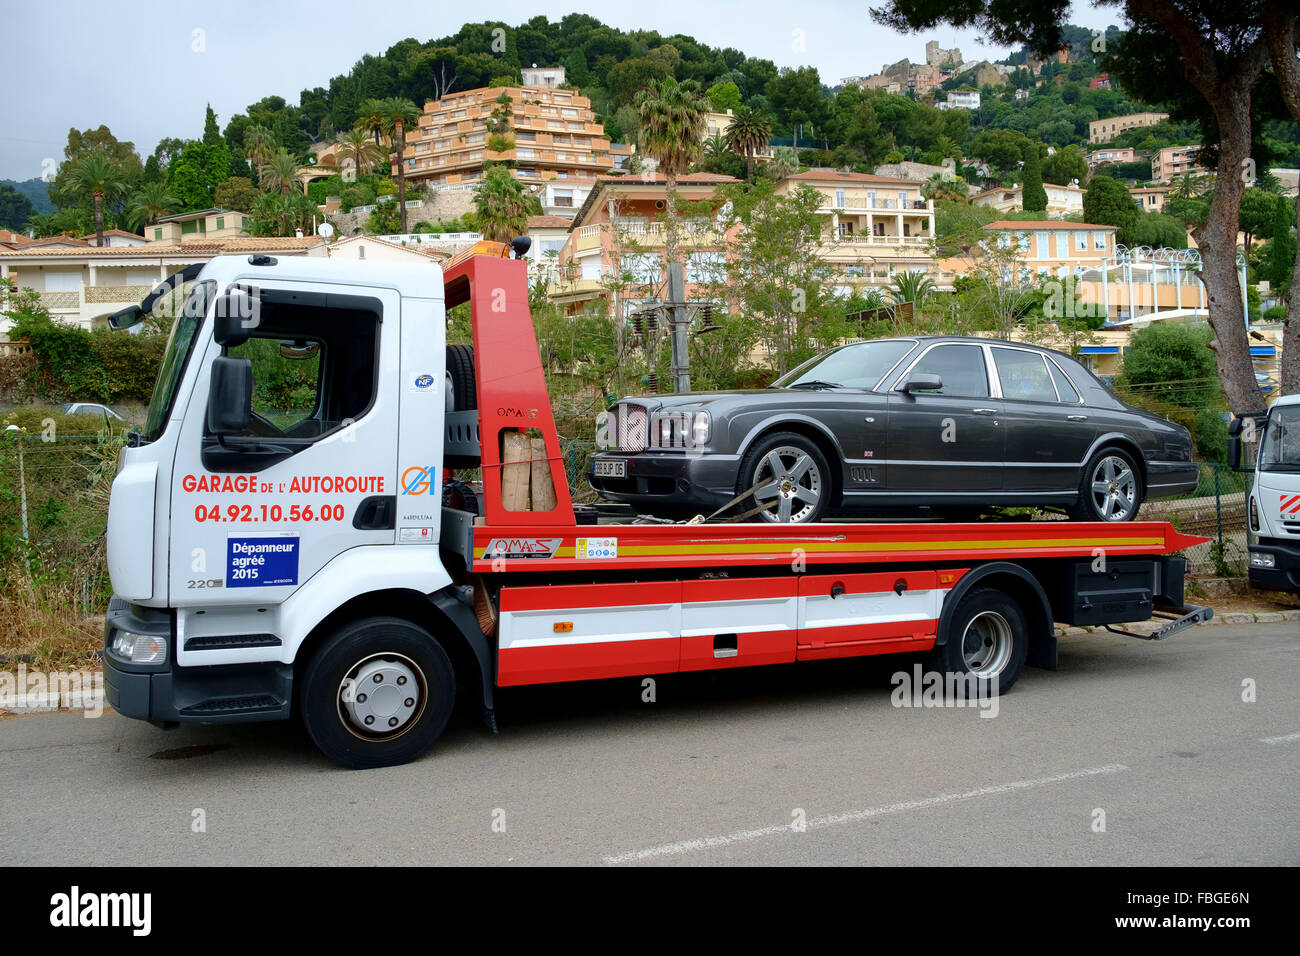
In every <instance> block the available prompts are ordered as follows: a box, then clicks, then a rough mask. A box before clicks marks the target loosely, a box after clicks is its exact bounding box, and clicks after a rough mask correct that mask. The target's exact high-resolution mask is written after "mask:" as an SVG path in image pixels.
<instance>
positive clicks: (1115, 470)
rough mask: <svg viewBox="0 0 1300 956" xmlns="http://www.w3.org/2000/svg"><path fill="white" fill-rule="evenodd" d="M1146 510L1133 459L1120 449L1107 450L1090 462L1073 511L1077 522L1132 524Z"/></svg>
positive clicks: (1140, 482)
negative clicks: (1127, 522) (1123, 522)
mask: <svg viewBox="0 0 1300 956" xmlns="http://www.w3.org/2000/svg"><path fill="white" fill-rule="evenodd" d="M1140 507H1142V476H1141V475H1140V474H1139V473H1138V469H1137V466H1136V465H1135V464H1133V459H1132V458H1130V457H1129V456H1128V454H1127V453H1126V452H1122V451H1120V450H1119V449H1118V448H1103V449H1101V450H1100V451H1098V452H1097V453H1096V454H1094V455H1093V456H1092V457H1091V458H1090V459H1088V464H1087V467H1085V468H1084V469H1083V479H1082V481H1080V483H1079V500H1078V502H1077V503H1076V504H1075V505H1074V507H1073V508H1071V509H1070V517H1071V518H1073V519H1074V520H1075V521H1132V520H1134V519H1135V518H1137V513H1138V509H1139V508H1140Z"/></svg>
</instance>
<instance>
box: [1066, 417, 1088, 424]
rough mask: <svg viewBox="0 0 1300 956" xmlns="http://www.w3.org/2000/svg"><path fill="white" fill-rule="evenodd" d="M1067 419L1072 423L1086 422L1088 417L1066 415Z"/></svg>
mask: <svg viewBox="0 0 1300 956" xmlns="http://www.w3.org/2000/svg"><path fill="white" fill-rule="evenodd" d="M1065 417H1066V418H1068V419H1069V420H1070V421H1072V422H1086V421H1087V420H1088V416H1087V415H1066V416H1065Z"/></svg>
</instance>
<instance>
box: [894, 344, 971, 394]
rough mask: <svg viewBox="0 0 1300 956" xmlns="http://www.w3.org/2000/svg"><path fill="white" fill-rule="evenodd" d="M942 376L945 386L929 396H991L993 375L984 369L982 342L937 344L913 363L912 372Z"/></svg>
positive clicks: (913, 373) (931, 392)
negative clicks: (991, 376) (972, 343)
mask: <svg viewBox="0 0 1300 956" xmlns="http://www.w3.org/2000/svg"><path fill="white" fill-rule="evenodd" d="M909 374H911V375H916V374H930V375H938V376H939V378H940V379H941V380H942V381H943V388H941V389H938V390H937V391H930V392H926V393H925V394H927V395H951V396H953V397H954V398H988V397H989V376H988V372H987V370H986V369H985V368H984V349H983V347H982V346H979V345H937V346H935V347H934V348H932V349H930V351H928V352H926V353H925V355H923V356H921V360H920V361H919V362H917V363H916V364H915V365H914V366H912V370H911V372H910V373H909Z"/></svg>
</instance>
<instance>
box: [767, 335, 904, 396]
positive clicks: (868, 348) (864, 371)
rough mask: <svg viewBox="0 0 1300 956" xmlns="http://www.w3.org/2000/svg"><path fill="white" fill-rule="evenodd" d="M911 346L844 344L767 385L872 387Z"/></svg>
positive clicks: (886, 342) (892, 341)
mask: <svg viewBox="0 0 1300 956" xmlns="http://www.w3.org/2000/svg"><path fill="white" fill-rule="evenodd" d="M914 345H916V343H915V342H913V341H910V340H900V339H881V340H880V341H877V342H860V343H858V344H857V345H845V346H843V347H842V348H838V349H833V350H832V351H830V352H827V353H825V354H824V355H818V356H817V357H816V358H812V359H809V360H808V361H807V362H805V363H804V364H803V365H800V366H799V367H798V368H796V369H795V370H794V371H792V372H787V373H786V374H785V375H784V376H782V377H781V378H778V379H777V380H776V381H775V382H773V383H772V384H771V385H770V386H768V387H769V388H809V389H821V388H875V387H876V385H877V384H879V382H880V380H881V379H882V378H884V377H885V374H886V373H887V372H888V371H889V370H890V369H891V368H893V367H894V365H895V364H896V363H897V362H898V360H899V359H901V358H902V357H903V356H904V355H906V354H907V352H908V351H909V350H910V349H911V348H912V346H914Z"/></svg>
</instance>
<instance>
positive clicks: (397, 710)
mask: <svg viewBox="0 0 1300 956" xmlns="http://www.w3.org/2000/svg"><path fill="white" fill-rule="evenodd" d="M375 678H380V679H379V680H375ZM366 688H375V690H373V691H371V692H370V693H367V692H366ZM407 688H411V689H410V690H408V689H407ZM455 701H456V679H455V672H454V671H453V669H452V666H451V660H450V658H448V656H447V652H446V651H445V650H443V649H442V645H440V644H439V643H438V642H437V641H436V640H434V638H433V635H431V634H430V633H429V632H428V631H426V630H424V629H423V628H420V627H417V626H416V625H414V624H412V623H411V622H410V621H404V620H401V619H400V618H395V617H371V618H365V619H363V620H360V621H354V622H353V623H351V624H348V625H346V626H344V627H343V628H341V629H340V630H339V631H338V632H337V633H335V634H334V635H333V636H332V637H330V638H329V639H328V640H326V641H325V643H323V644H322V645H321V646H320V647H319V648H317V650H316V653H315V654H313V655H312V658H311V660H310V661H309V662H308V664H307V669H306V670H305V671H304V672H303V676H302V689H301V696H300V697H299V704H300V708H301V713H302V718H303V723H304V724H305V725H306V727H307V733H308V734H310V735H311V739H312V741H313V742H314V743H315V744H316V746H317V747H319V748H320V749H321V752H322V753H324V754H325V756H327V757H329V758H330V759H331V760H334V761H336V762H337V763H340V764H342V765H343V766H345V767H349V768H351V769H353V770H364V769H367V768H370V767H391V766H395V765H397V764H403V763H407V762H408V761H411V760H414V759H415V758H416V757H418V756H420V754H422V753H424V752H425V751H426V750H428V749H429V747H430V746H432V744H433V742H434V741H435V740H437V739H438V737H439V735H440V734H441V733H442V731H443V729H444V728H445V727H446V726H447V721H448V720H449V719H450V718H451V711H452V707H453V705H454V704H455ZM365 717H370V718H371V720H372V721H373V723H372V724H371V725H370V726H366V725H365V724H364V718H365ZM385 724H389V725H393V724H395V726H388V727H386V726H384V725H385Z"/></svg>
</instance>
